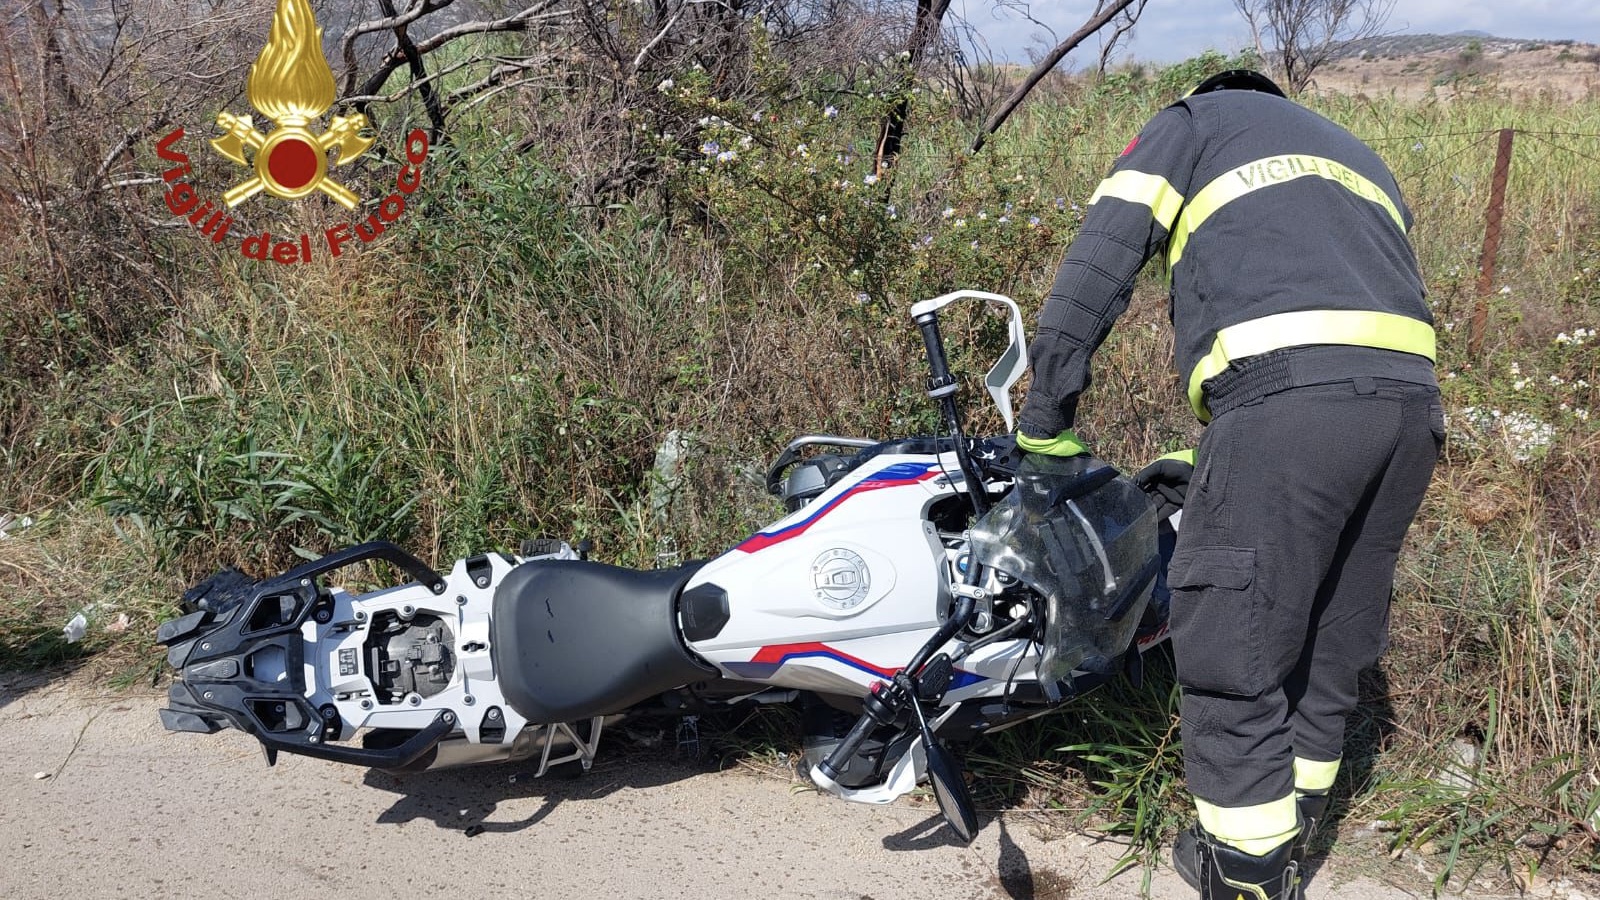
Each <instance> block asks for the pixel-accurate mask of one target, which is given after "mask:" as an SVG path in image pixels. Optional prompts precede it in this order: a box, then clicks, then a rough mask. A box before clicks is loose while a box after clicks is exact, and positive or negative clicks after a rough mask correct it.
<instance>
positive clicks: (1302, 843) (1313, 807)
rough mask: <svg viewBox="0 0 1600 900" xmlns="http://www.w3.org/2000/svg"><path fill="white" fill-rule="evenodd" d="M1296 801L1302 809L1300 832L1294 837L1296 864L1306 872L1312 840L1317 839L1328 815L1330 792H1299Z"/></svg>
mask: <svg viewBox="0 0 1600 900" xmlns="http://www.w3.org/2000/svg"><path fill="white" fill-rule="evenodd" d="M1294 803H1295V807H1296V808H1297V809H1298V810H1299V811H1300V833H1299V834H1297V835H1295V837H1294V853H1293V855H1294V864H1295V867H1296V868H1298V869H1299V870H1300V872H1301V874H1304V873H1305V871H1306V854H1307V853H1309V852H1310V851H1311V842H1312V841H1314V840H1316V838H1317V830H1318V828H1319V827H1320V826H1321V825H1322V820H1323V819H1325V818H1327V815H1328V792H1327V791H1313V792H1308V793H1302V794H1297V795H1296V796H1295V798H1294Z"/></svg>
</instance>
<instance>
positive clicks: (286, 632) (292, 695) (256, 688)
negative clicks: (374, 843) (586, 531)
mask: <svg viewBox="0 0 1600 900" xmlns="http://www.w3.org/2000/svg"><path fill="white" fill-rule="evenodd" d="M372 559H376V560H383V561H385V562H389V563H392V564H394V565H396V566H398V567H400V568H401V569H403V570H405V571H406V572H407V573H408V574H409V575H411V577H413V578H415V579H416V580H417V581H418V582H419V583H421V584H423V585H425V586H426V587H427V588H428V589H429V590H431V591H433V592H434V593H435V594H438V593H442V592H443V591H444V589H445V582H444V579H443V578H441V577H440V576H439V574H438V573H437V572H435V571H434V570H433V569H431V568H429V567H428V566H427V565H426V564H425V563H423V562H422V561H421V560H418V559H417V558H416V557H414V556H412V555H410V554H409V553H406V552H405V551H404V550H402V549H400V548H399V547H398V546H396V545H394V544H392V543H389V542H388V541H374V542H371V543H367V544H360V545H357V546H355V547H351V548H349V549H346V550H341V551H339V552H337V553H332V554H329V555H328V556H325V557H323V558H321V559H319V560H316V561H314V562H310V563H307V564H305V565H303V566H299V567H297V568H295V569H292V570H290V571H288V572H286V573H284V574H282V575H279V576H277V577H276V578H271V579H267V580H264V581H249V580H248V579H245V578H243V577H242V576H238V575H237V573H234V574H233V576H232V577H230V578H224V579H221V580H218V579H216V578H213V579H212V580H211V582H208V583H212V582H214V583H216V584H218V585H219V587H218V591H219V592H223V591H225V592H226V593H227V594H228V596H227V597H226V598H225V599H224V598H220V597H219V598H209V601H216V600H222V601H223V602H208V598H206V597H193V596H188V597H185V600H186V601H188V602H190V603H192V605H193V606H194V607H197V608H195V609H194V611H193V612H190V613H189V614H188V615H185V616H182V617H180V618H177V619H172V620H169V621H167V622H163V623H162V624H161V627H160V628H159V629H158V630H157V632H156V640H157V641H158V642H159V643H162V644H164V645H166V646H167V662H168V663H170V664H171V665H172V667H173V668H174V669H177V670H178V678H179V680H178V681H176V682H174V683H173V685H172V687H171V689H170V690H169V691H168V702H169V708H167V709H163V710H161V724H162V725H163V726H164V727H165V728H166V729H167V730H168V731H187V732H197V733H200V734H212V733H215V732H216V731H219V730H221V729H222V728H228V727H231V728H237V729H238V730H240V731H243V732H245V733H246V734H249V735H251V736H253V737H255V738H256V739H257V740H259V741H260V742H261V745H262V749H263V750H264V751H265V755H266V759H267V762H268V764H269V765H270V764H272V763H275V762H276V761H277V755H278V751H280V750H281V751H287V752H290V753H297V754H300V755H302V756H311V757H315V758H318V759H325V760H329V761H332V762H341V763H349V764H353V765H360V766H370V767H375V768H400V767H403V766H406V765H408V764H410V763H412V762H415V761H416V760H417V759H419V758H421V757H422V756H423V755H424V754H426V753H427V752H428V751H429V750H431V749H433V747H434V746H435V745H436V744H438V743H439V741H440V740H442V739H443V738H444V737H445V736H446V735H448V734H449V733H450V732H451V731H453V730H455V727H456V716H455V714H454V713H451V712H449V711H441V712H440V713H439V714H438V715H437V716H435V717H434V719H433V721H432V722H430V723H429V724H428V725H427V726H426V727H424V728H423V729H421V730H420V731H417V732H416V733H415V734H413V735H411V736H410V737H409V738H407V739H406V740H405V741H404V742H403V743H400V744H398V745H396V746H393V747H384V748H366V747H351V746H344V745H338V744H332V743H329V742H330V740H332V739H334V738H337V736H338V733H339V722H338V714H337V712H336V711H335V710H334V709H333V707H332V706H328V707H327V708H326V709H322V710H319V709H317V708H316V707H314V706H312V704H311V702H310V700H309V699H307V697H306V690H305V688H306V685H305V675H304V657H305V642H304V639H303V637H302V635H301V626H302V625H304V624H305V622H306V620H307V619H308V618H314V619H315V620H316V621H317V622H318V623H327V622H328V621H329V620H330V619H331V617H332V613H333V600H332V597H331V595H329V594H328V592H327V591H325V590H323V589H322V587H321V585H319V584H318V583H317V578H318V576H320V575H323V574H326V573H327V572H331V571H333V570H335V569H338V568H342V567H344V566H348V565H351V564H353V563H358V562H364V561H366V560H372ZM201 591H202V592H203V591H204V586H202V588H201Z"/></svg>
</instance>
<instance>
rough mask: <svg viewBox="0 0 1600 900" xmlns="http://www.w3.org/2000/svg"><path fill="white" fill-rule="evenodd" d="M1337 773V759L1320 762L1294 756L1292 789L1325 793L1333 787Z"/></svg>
mask: <svg viewBox="0 0 1600 900" xmlns="http://www.w3.org/2000/svg"><path fill="white" fill-rule="evenodd" d="M1338 775H1339V761H1338V760H1337V759H1331V760H1328V761H1327V762H1321V761H1319V760H1315V759H1304V758H1301V757H1299V756H1296V757H1295V758H1294V789H1295V790H1297V791H1300V792H1303V793H1315V794H1325V793H1327V792H1328V789H1329V788H1332V787H1333V779H1334V778H1336V777H1337V776H1338Z"/></svg>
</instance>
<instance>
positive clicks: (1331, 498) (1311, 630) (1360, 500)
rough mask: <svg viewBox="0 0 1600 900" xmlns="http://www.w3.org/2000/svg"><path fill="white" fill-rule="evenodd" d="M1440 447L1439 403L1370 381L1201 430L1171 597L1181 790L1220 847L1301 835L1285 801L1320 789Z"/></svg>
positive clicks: (1374, 645) (1285, 395) (1383, 633)
mask: <svg viewBox="0 0 1600 900" xmlns="http://www.w3.org/2000/svg"><path fill="white" fill-rule="evenodd" d="M1443 440H1444V417H1443V412H1442V409H1441V407H1440V403H1439V394H1438V390H1437V388H1435V387H1434V386H1432V385H1419V384H1409V383H1406V382H1401V381H1391V380H1385V379H1373V378H1356V379H1352V380H1348V381H1339V382H1333V383H1330V384H1319V385H1312V386H1307V387H1296V388H1291V389H1288V390H1284V391H1280V392H1278V393H1273V394H1268V395H1267V396H1264V397H1259V398H1256V399H1254V400H1251V401H1249V402H1247V403H1245V404H1243V405H1240V406H1237V407H1235V408H1232V409H1229V410H1228V411H1227V412H1225V413H1223V414H1222V415H1219V416H1217V418H1216V419H1215V420H1214V421H1213V422H1212V423H1211V425H1210V426H1209V427H1208V428H1207V429H1206V431H1205V434H1204V436H1203V438H1202V439H1201V441H1200V446H1199V452H1198V455H1197V458H1196V465H1195V474H1194V482H1193V484H1191V485H1190V488H1189V492H1188V496H1187V499H1186V503H1185V505H1184V511H1183V520H1182V524H1181V527H1180V529H1179V533H1178V544H1177V549H1176V552H1175V553H1174V555H1173V558H1172V564H1171V566H1170V569H1169V573H1168V583H1169V584H1170V585H1171V587H1172V589H1173V595H1172V646H1173V651H1174V653H1175V655H1176V657H1177V664H1178V681H1179V683H1180V684H1181V685H1182V687H1183V701H1182V720H1183V721H1182V731H1183V747H1184V763H1185V768H1186V771H1187V777H1188V784H1189V790H1190V792H1191V793H1192V794H1194V796H1195V800H1196V806H1197V808H1198V811H1199V814H1200V822H1201V824H1202V826H1204V827H1206V829H1207V830H1208V831H1210V832H1211V833H1212V834H1213V835H1215V836H1216V837H1218V838H1219V839H1221V840H1223V841H1224V842H1226V843H1229V844H1233V845H1234V846H1238V847H1240V848H1241V849H1244V850H1245V851H1246V852H1250V853H1257V854H1260V853H1265V852H1266V851H1267V850H1270V849H1271V848H1272V847H1274V846H1276V845H1278V844H1281V843H1282V842H1283V841H1286V840H1289V839H1290V838H1292V837H1293V836H1294V834H1295V832H1296V831H1297V825H1296V824H1295V823H1296V816H1295V808H1294V807H1295V804H1294V794H1295V791H1296V789H1297V788H1298V789H1299V790H1302V791H1317V790H1322V791H1325V790H1326V789H1327V788H1328V787H1330V786H1331V785H1332V783H1333V778H1334V774H1335V772H1336V771H1337V769H1338V761H1339V759H1340V753H1341V750H1342V747H1343V743H1344V729H1345V719H1346V717H1347V715H1348V714H1349V713H1350V711H1351V710H1353V709H1354V708H1355V705H1356V690H1357V687H1356V679H1357V674H1358V673H1359V672H1360V671H1361V670H1362V669H1363V668H1365V667H1367V666H1370V665H1372V664H1373V663H1374V662H1376V660H1377V659H1378V657H1379V655H1380V654H1381V653H1382V652H1383V649H1384V647H1385V646H1386V644H1387V642H1388V626H1389V603H1390V596H1391V592H1392V588H1393V582H1394V570H1395V562H1396V558H1397V556H1398V554H1399V552H1400V545H1401V542H1402V541H1403V540H1404V538H1405V534H1406V531H1407V529H1408V528H1409V527H1410V525H1411V520H1412V518H1413V517H1414V516H1415V515H1416V513H1417V508H1418V506H1419V505H1420V504H1421V502H1422V496H1423V493H1424V491H1425V490H1426V488H1427V486H1428V482H1429V479H1430V478H1431V476H1432V473H1433V467H1434V463H1435V462H1436V461H1437V459H1438V456H1439V450H1440V447H1441V445H1442V443H1443Z"/></svg>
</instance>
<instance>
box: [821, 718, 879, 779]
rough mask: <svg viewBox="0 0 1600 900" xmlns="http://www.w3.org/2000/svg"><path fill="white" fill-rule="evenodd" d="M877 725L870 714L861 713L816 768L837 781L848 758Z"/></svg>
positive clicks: (848, 760)
mask: <svg viewBox="0 0 1600 900" xmlns="http://www.w3.org/2000/svg"><path fill="white" fill-rule="evenodd" d="M877 726H878V723H877V722H876V721H875V720H874V719H873V718H872V716H871V714H869V713H865V712H864V713H862V714H861V718H859V719H857V720H856V724H855V725H854V726H853V727H851V729H850V732H849V733H848V734H846V735H845V736H844V740H842V741H840V742H839V743H838V745H837V746H835V747H834V748H833V752H832V753H829V754H828V758H827V759H824V760H823V761H822V762H819V763H817V770H818V771H819V772H821V773H822V774H823V775H826V776H827V777H828V779H829V780H830V781H838V780H839V774H840V773H841V772H843V771H844V768H845V766H847V765H849V764H850V758H851V757H852V756H855V755H856V751H857V750H859V749H861V743H862V742H863V741H865V740H866V739H867V735H869V734H871V733H872V729H874V728H876V727H877Z"/></svg>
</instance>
